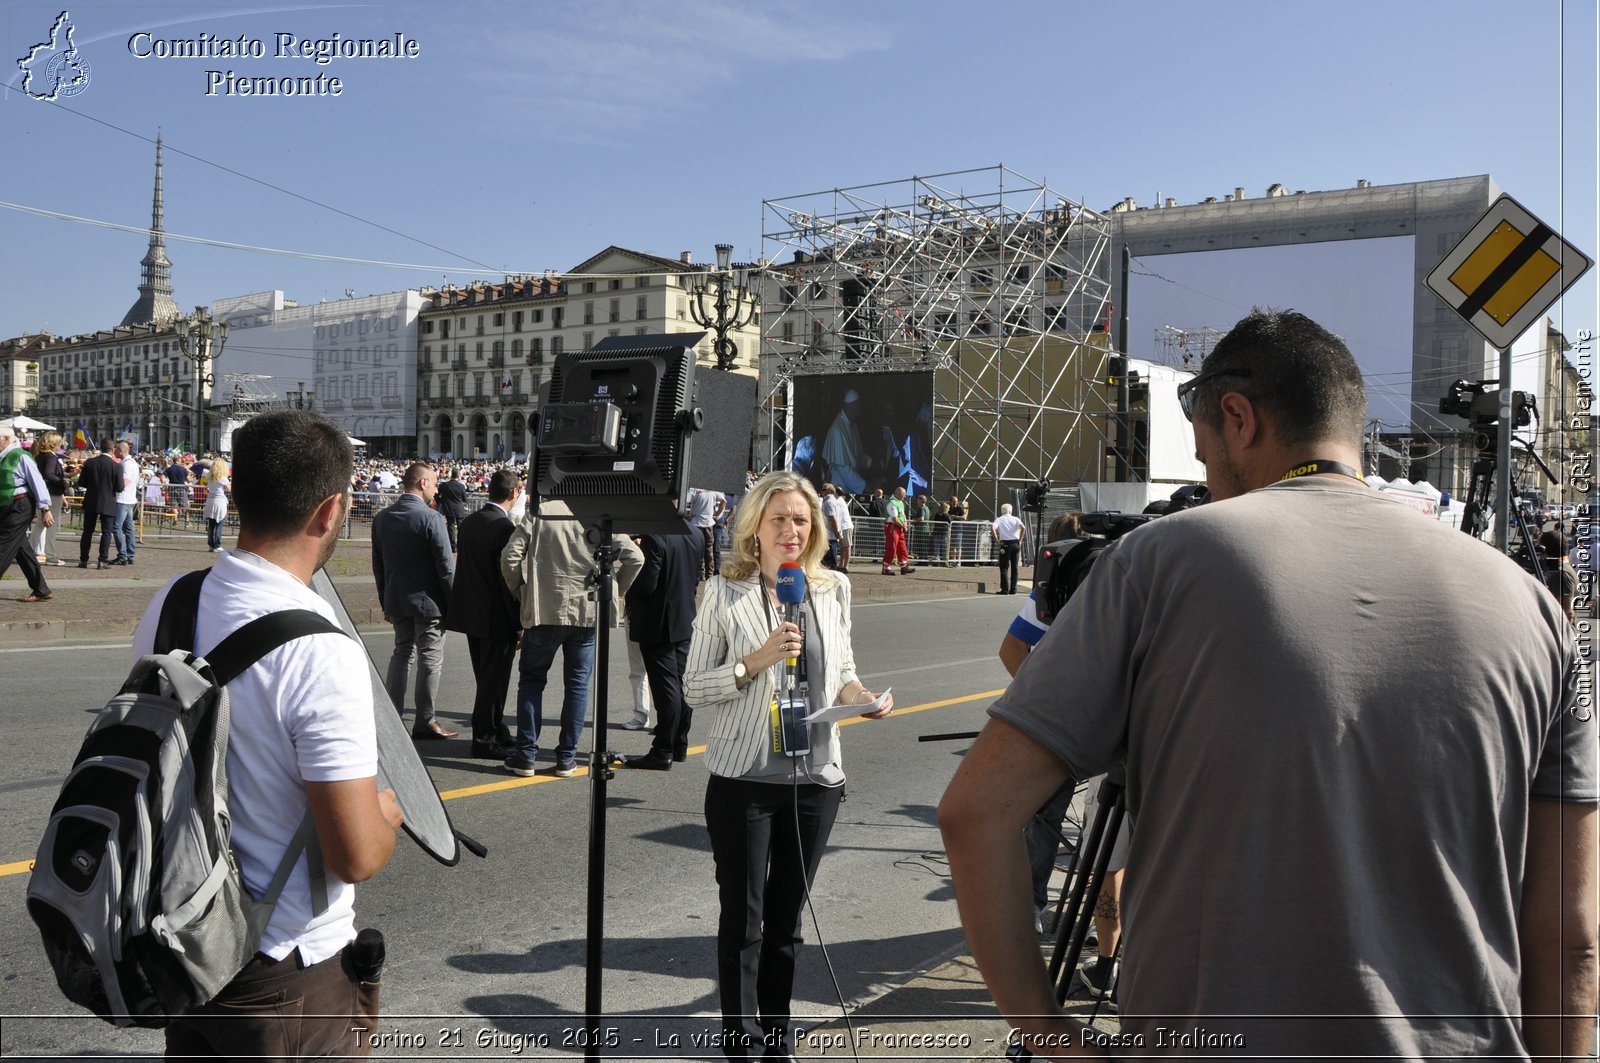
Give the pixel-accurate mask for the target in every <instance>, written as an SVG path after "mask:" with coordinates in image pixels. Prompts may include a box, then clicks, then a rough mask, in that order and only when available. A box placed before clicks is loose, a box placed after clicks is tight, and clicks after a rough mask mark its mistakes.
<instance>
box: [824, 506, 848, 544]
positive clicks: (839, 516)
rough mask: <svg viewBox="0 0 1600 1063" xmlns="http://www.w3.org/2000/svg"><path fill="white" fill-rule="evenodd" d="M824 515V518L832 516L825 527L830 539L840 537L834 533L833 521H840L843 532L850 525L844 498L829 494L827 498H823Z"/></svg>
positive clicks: (840, 528)
mask: <svg viewBox="0 0 1600 1063" xmlns="http://www.w3.org/2000/svg"><path fill="white" fill-rule="evenodd" d="M822 516H823V517H824V518H832V520H830V521H829V522H828V526H827V528H826V529H825V530H826V531H827V533H828V538H830V539H837V538H838V536H837V535H834V533H833V523H832V521H838V522H839V530H840V531H841V532H842V531H844V529H846V528H848V527H849V526H850V525H849V518H848V517H847V516H846V515H845V505H844V499H842V498H839V497H837V496H835V495H829V496H828V497H827V498H824V499H823V500H822Z"/></svg>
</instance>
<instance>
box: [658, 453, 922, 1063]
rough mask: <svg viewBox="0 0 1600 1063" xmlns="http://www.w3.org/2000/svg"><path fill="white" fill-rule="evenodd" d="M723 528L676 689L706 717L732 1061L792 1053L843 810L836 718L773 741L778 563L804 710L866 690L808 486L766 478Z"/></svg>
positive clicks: (778, 668) (709, 821)
mask: <svg viewBox="0 0 1600 1063" xmlns="http://www.w3.org/2000/svg"><path fill="white" fill-rule="evenodd" d="M731 536H732V554H731V556H730V557H729V558H728V559H727V560H726V561H725V562H724V563H723V566H722V572H721V574H720V575H717V576H713V577H712V578H711V579H710V580H709V581H708V582H707V583H706V585H705V588H704V591H703V593H702V594H701V597H700V609H699V613H698V615H697V616H696V617H695V623H694V638H693V641H692V642H691V643H690V647H689V662H688V666H687V667H686V669H685V671H684V676H683V680H684V694H685V699H686V700H687V701H689V702H690V703H691V704H693V705H694V706H695V708H696V709H697V710H698V711H700V712H703V713H711V714H712V725H711V732H710V738H709V739H708V749H707V754H706V758H707V766H708V767H709V768H710V770H711V780H710V783H709V784H708V785H707V787H706V806H705V809H706V829H707V830H708V831H709V832H710V835H711V852H712V856H713V857H714V858H715V860H716V867H717V892H718V895H719V897H720V900H721V916H720V918H719V921H718V924H717V984H718V988H719V991H720V996H721V1004H722V1022H723V1027H724V1030H725V1032H726V1034H727V1035H728V1036H727V1038H726V1039H725V1040H726V1041H727V1043H725V1044H724V1047H723V1050H724V1052H725V1054H727V1055H728V1056H729V1057H731V1058H735V1059H744V1058H763V1057H765V1058H775V1059H789V1058H791V1056H790V1051H791V1049H790V1046H789V998H790V995H791V993H792V990H793V987H794V971H795V957H796V954H797V953H798V952H799V949H800V913H801V910H802V907H803V906H804V903H805V896H806V891H807V890H808V889H809V888H810V884H811V881H812V879H813V878H814V877H815V875H816V872H817V864H818V863H819V861H820V860H821V859H822V850H823V847H824V846H826V845H827V842H828V834H829V832H830V831H831V830H832V829H833V821H834V818H835V816H836V815H837V814H838V811H839V801H840V798H841V797H842V796H843V791H844V770H843V768H842V767H841V766H840V759H839V730H838V726H837V725H836V724H813V725H811V733H810V739H811V752H810V754H809V755H808V756H805V757H799V758H790V757H786V756H784V755H783V754H782V753H779V752H777V751H775V750H774V749H773V737H772V727H771V725H770V721H771V716H772V706H773V701H774V696H775V694H776V692H777V690H778V681H779V678H780V676H781V674H782V671H783V667H784V661H785V660H786V659H787V658H788V657H789V656H790V655H791V654H798V653H800V652H801V651H802V643H801V637H800V628H799V627H798V626H797V625H795V624H791V623H784V622H782V615H783V614H782V607H781V606H780V605H779V604H778V600H777V593H776V590H775V581H776V578H777V575H778V568H779V566H780V565H782V564H783V563H784V562H786V561H794V562H798V563H799V564H800V565H801V566H802V567H803V568H804V569H805V574H806V588H807V595H806V602H805V604H804V606H803V607H802V608H803V610H804V612H805V614H806V615H805V620H806V632H807V636H806V638H805V640H804V646H803V652H804V654H805V659H806V673H807V675H808V676H809V677H811V680H810V683H809V690H808V700H809V701H810V703H811V705H812V707H813V708H823V707H826V706H829V705H835V704H840V703H852V704H860V705H862V706H866V705H867V704H869V703H870V702H872V701H873V700H874V698H875V697H876V695H874V694H873V693H872V692H871V691H869V690H867V689H866V687H864V686H862V685H861V681H860V680H859V679H857V678H856V666H855V651H854V650H853V649H852V647H851V645H850V584H849V582H848V581H846V580H845V579H844V578H842V577H841V576H839V575H838V574H835V573H832V572H829V571H827V570H826V569H824V568H823V567H822V556H823V554H824V553H826V551H827V535H826V533H825V532H824V530H823V523H822V506H821V503H820V501H819V500H818V498H817V493H816V490H815V489H814V488H813V487H812V486H811V484H810V483H809V482H807V481H806V480H805V479H803V478H801V477H798V476H795V475H793V474H791V473H788V472H775V473H769V474H768V475H766V476H763V477H762V478H761V479H760V480H758V481H756V483H755V484H754V485H753V486H751V488H750V490H749V492H748V493H747V494H745V496H744V498H743V500H742V501H741V503H740V505H739V511H738V515H737V517H736V519H735V521H734V525H733V529H732V532H731ZM892 707H893V703H892V701H890V702H888V703H886V704H885V705H884V706H883V707H882V708H881V709H879V710H878V711H875V712H873V713H871V714H870V717H869V718H872V719H878V718H881V717H883V716H887V715H888V714H889V710H890V709H891V708H892ZM797 822H798V831H797V829H796V824H797Z"/></svg>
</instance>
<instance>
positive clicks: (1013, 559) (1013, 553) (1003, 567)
mask: <svg viewBox="0 0 1600 1063" xmlns="http://www.w3.org/2000/svg"><path fill="white" fill-rule="evenodd" d="M1021 558H1022V542H1021V540H1018V539H1002V540H1000V593H1001V594H1015V593H1017V573H1018V568H1017V565H1018V562H1019V561H1020V560H1021ZM1008 577H1009V580H1008Z"/></svg>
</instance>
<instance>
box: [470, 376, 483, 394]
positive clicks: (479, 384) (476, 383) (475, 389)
mask: <svg viewBox="0 0 1600 1063" xmlns="http://www.w3.org/2000/svg"><path fill="white" fill-rule="evenodd" d="M472 393H473V395H475V396H476V397H478V398H480V399H481V398H483V374H482V373H473V374H472Z"/></svg>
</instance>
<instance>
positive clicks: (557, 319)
mask: <svg viewBox="0 0 1600 1063" xmlns="http://www.w3.org/2000/svg"><path fill="white" fill-rule="evenodd" d="M566 316H567V313H566V307H564V306H552V307H551V308H550V327H551V328H560V327H561V322H562V319H563V318H565V317H566Z"/></svg>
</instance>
